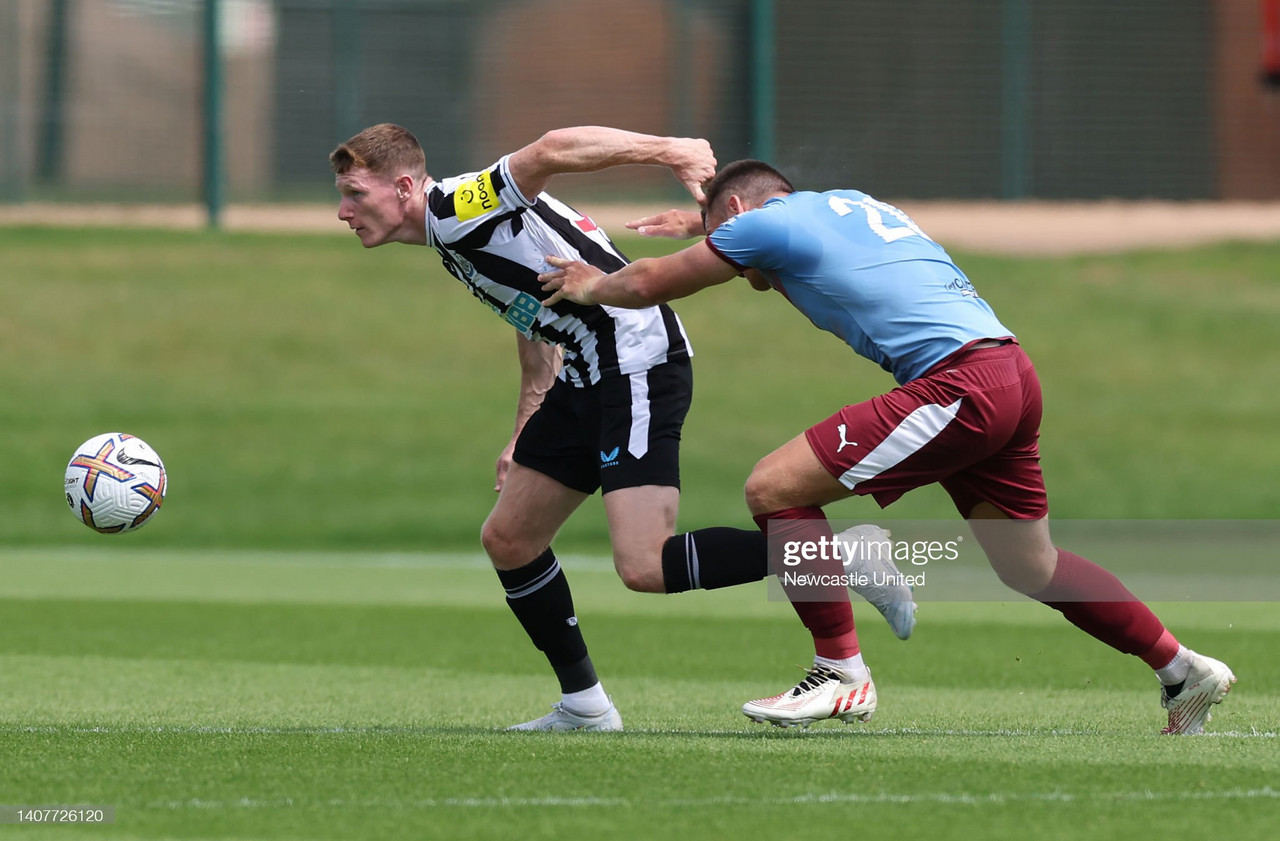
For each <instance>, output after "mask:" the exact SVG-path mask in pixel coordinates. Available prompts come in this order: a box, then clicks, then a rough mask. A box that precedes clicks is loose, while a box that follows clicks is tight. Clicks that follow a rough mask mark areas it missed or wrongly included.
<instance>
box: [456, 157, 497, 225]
mask: <svg viewBox="0 0 1280 841" xmlns="http://www.w3.org/2000/svg"><path fill="white" fill-rule="evenodd" d="M497 209H498V191H497V190H495V189H493V174H492V173H490V172H489V171H487V170H486V171H485V172H482V173H480V177H478V178H476V179H475V180H473V181H464V182H462V183H461V184H459V185H458V189H456V190H454V192H453V212H454V214H455V215H457V217H458V221H459V222H468V221H470V220H472V219H475V218H478V217H480V216H484V215H485V214H486V213H488V212H490V211H492V210H497Z"/></svg>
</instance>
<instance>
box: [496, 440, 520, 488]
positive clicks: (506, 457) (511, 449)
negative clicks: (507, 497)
mask: <svg viewBox="0 0 1280 841" xmlns="http://www.w3.org/2000/svg"><path fill="white" fill-rule="evenodd" d="M515 451H516V439H514V438H512V439H511V441H510V442H509V443H508V444H507V446H505V447H503V449H502V454H501V455H499V456H498V462H497V464H495V465H494V470H493V472H494V481H493V492H494V493H501V492H502V486H503V485H505V484H506V483H507V471H508V470H510V469H511V459H512V456H513V454H514V453H515Z"/></svg>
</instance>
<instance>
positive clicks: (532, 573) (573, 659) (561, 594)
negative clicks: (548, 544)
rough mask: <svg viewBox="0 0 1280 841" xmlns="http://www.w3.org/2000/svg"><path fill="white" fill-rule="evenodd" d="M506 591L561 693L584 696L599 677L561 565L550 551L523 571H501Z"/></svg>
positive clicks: (514, 611) (526, 566) (513, 610)
mask: <svg viewBox="0 0 1280 841" xmlns="http://www.w3.org/2000/svg"><path fill="white" fill-rule="evenodd" d="M497 573H498V580H499V581H501V582H502V586H503V589H505V590H506V591H507V606H508V607H510V608H511V612H512V613H514V614H515V615H516V618H517V619H519V620H520V624H521V625H523V626H524V632H525V633H526V634H528V635H529V639H530V640H532V641H533V644H534V645H535V646H537V648H538V650H539V651H541V652H542V653H543V654H545V655H546V656H547V662H549V663H550V664H551V668H552V669H554V670H555V673H556V677H557V678H558V679H559V681H560V691H561V692H581V691H582V690H583V689H590V688H591V687H592V686H595V685H596V684H597V683H598V682H599V679H598V678H597V677H596V670H595V667H594V666H592V665H591V658H590V657H589V656H588V655H587V644H586V642H585V641H583V639H582V630H581V629H580V628H579V627H578V617H577V616H575V615H574V612H573V594H572V593H570V592H569V580H568V579H567V578H565V576H564V571H563V570H561V569H560V562H559V561H557V560H556V556H555V555H554V554H553V553H552V551H551V550H550V549H548V550H547V551H545V552H543V553H542V554H541V555H539V556H538V557H537V558H535V559H534V560H533V562H532V563H529V564H526V565H524V566H522V567H520V568H519V569H500V570H497Z"/></svg>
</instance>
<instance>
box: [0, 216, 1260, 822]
mask: <svg viewBox="0 0 1280 841" xmlns="http://www.w3.org/2000/svg"><path fill="white" fill-rule="evenodd" d="M623 247H624V250H626V251H628V252H629V253H631V254H633V255H635V256H638V255H640V254H644V253H653V252H652V249H654V248H656V247H657V246H655V244H653V243H642V242H638V241H624V243H623ZM0 252H2V253H3V254H4V267H3V269H0V272H3V280H0V394H3V398H2V399H0V418H2V419H3V424H2V427H3V429H4V430H5V434H4V435H3V436H0V449H3V455H4V463H5V465H6V466H7V467H8V479H7V481H6V482H4V483H0V512H3V513H0V588H2V589H0V759H2V761H3V769H2V772H0V804H20V803H26V804H41V803H48V804H51V803H97V804H105V805H113V806H115V807H116V810H117V818H116V823H115V824H113V825H111V826H108V827H79V828H69V827H56V828H53V827H50V828H31V827H15V826H0V839H3V838H5V837H14V838H26V837H59V838H64V837H65V838H73V837H74V838H80V837H85V838H87V837H113V838H136V839H159V838H243V839H250V838H297V839H311V838H315V839H329V838H333V839H339V838H341V839H349V838H470V837H476V838H497V837H512V836H513V835H515V834H517V833H518V834H519V835H521V836H523V837H529V838H543V837H546V838H550V837H561V838H563V837H573V836H575V835H583V834H586V833H593V834H595V835H597V836H599V837H608V838H649V837H682V838H683V837H688V838H745V837H765V836H775V837H782V836H788V837H789V836H793V835H800V834H807V833H810V832H824V833H826V832H834V833H843V834H859V835H862V834H866V833H870V832H874V833H877V834H884V833H892V834H893V835H895V836H899V835H905V836H906V837H916V836H920V835H926V834H927V835H929V836H932V837H936V838H961V837H974V836H979V837H984V838H1025V837H1038V838H1077V837H1081V836H1086V835H1087V836H1089V837H1097V838H1120V837H1127V836H1132V835H1134V834H1136V833H1143V834H1144V835H1146V836H1151V835H1173V834H1177V835H1179V836H1181V835H1185V834H1199V833H1207V832H1215V833H1220V832H1223V831H1230V832H1231V834H1232V835H1234V836H1235V837H1238V838H1263V837H1269V836H1270V834H1272V832H1273V831H1274V826H1276V825H1278V824H1280V750H1278V749H1277V742H1276V738H1277V731H1278V730H1280V678H1278V677H1277V671H1276V669H1275V668H1274V662H1275V655H1274V652H1275V651H1276V649H1277V644H1278V643H1280V611H1277V610H1276V609H1275V605H1273V604H1268V603H1249V602H1239V603H1232V604H1173V605H1163V606H1161V613H1162V616H1164V617H1165V619H1166V620H1167V621H1168V623H1169V624H1170V625H1171V626H1172V627H1173V629H1174V630H1175V632H1177V633H1178V634H1179V636H1180V637H1182V638H1183V639H1184V641H1186V642H1187V643H1188V644H1190V645H1192V646H1193V647H1196V648H1198V649H1201V650H1204V651H1206V652H1209V653H1212V654H1213V655H1214V656H1218V657H1221V658H1222V659H1225V660H1227V662H1229V663H1230V664H1231V665H1232V666H1233V668H1234V669H1235V670H1236V672H1237V674H1238V675H1240V678H1241V683H1240V685H1239V687H1238V688H1237V689H1236V691H1235V692H1233V693H1232V696H1231V697H1230V698H1229V700H1228V701H1227V702H1226V703H1225V704H1223V705H1222V706H1221V707H1220V708H1219V712H1218V713H1217V715H1216V717H1215V721H1214V723H1213V724H1212V725H1211V729H1212V730H1213V732H1214V735H1211V736H1208V737H1206V738H1198V739H1195V738H1187V739H1171V738H1160V737H1157V736H1156V735H1155V733H1156V731H1157V730H1158V728H1159V726H1160V725H1161V723H1162V722H1161V715H1160V713H1161V711H1160V710H1159V707H1158V704H1157V693H1158V689H1157V686H1156V683H1155V681H1154V680H1153V679H1152V678H1151V677H1150V676H1149V674H1148V673H1147V671H1146V669H1145V667H1143V666H1142V665H1141V664H1140V663H1138V662H1137V661H1136V660H1134V659H1133V658H1126V657H1122V656H1120V655H1116V654H1114V653H1113V652H1111V651H1110V650H1108V649H1106V648H1105V647H1103V646H1101V645H1100V644H1098V643H1096V642H1094V641H1093V640H1090V639H1088V638H1087V637H1085V636H1084V635H1082V634H1080V633H1078V632H1076V631H1074V630H1072V629H1071V628H1070V627H1069V626H1067V625H1066V624H1065V623H1064V622H1062V620H1061V619H1060V617H1058V616H1057V614H1054V613H1052V612H1050V611H1047V610H1045V609H1043V608H1040V607H1038V606H1036V605H1031V604H1026V603H1023V602H1021V601H1017V600H1012V599H1011V600H1010V601H1008V602H1004V603H979V604H926V607H925V609H924V610H922V615H921V625H920V628H919V631H918V633H917V635H916V637H915V638H913V639H912V640H911V641H910V642H908V643H900V642H898V641H896V640H893V639H892V638H891V637H890V635H889V634H888V632H887V630H886V629H884V627H883V623H881V622H880V620H879V619H878V618H877V617H876V616H875V614H874V613H872V612H870V611H866V610H864V611H860V612H859V615H860V617H861V619H860V626H859V627H860V633H861V636H862V638H863V643H864V649H865V650H866V652H867V657H868V660H869V662H870V663H871V665H872V667H873V669H875V673H876V678H877V684H878V685H879V687H880V691H881V696H882V704H881V710H880V712H879V713H877V716H876V718H875V719H873V721H871V722H870V723H868V724H866V725H861V726H856V727H845V726H841V725H829V726H826V727H821V728H819V727H815V728H813V729H811V730H810V731H808V732H805V733H800V732H780V731H773V730H771V729H765V728H760V727H758V726H754V725H750V724H749V723H748V722H747V721H746V720H745V719H744V718H742V717H741V715H740V714H739V713H738V712H737V707H738V705H739V704H741V702H742V701H744V700H746V699H748V698H751V697H757V696H759V695H761V694H763V693H765V692H773V691H777V690H779V689H781V688H782V687H783V686H784V685H786V684H787V683H789V682H793V681H794V679H795V678H796V677H798V676H799V672H798V671H797V670H795V669H794V668H793V667H792V665H791V664H794V663H801V662H804V661H805V660H806V659H807V656H808V655H807V651H808V647H807V642H806V640H805V635H804V633H803V630H802V629H801V628H800V627H799V624H798V623H797V622H796V621H795V618H794V616H793V615H792V613H791V612H790V610H789V608H787V607H786V606H785V605H780V604H777V603H772V602H769V601H768V600H767V599H766V598H765V596H764V590H763V587H747V588H739V589H737V590H734V591H727V592H717V593H694V594H687V595H684V596H679V597H670V598H663V597H658V596H644V595H639V594H634V593H629V592H627V591H626V590H625V589H624V588H623V587H622V585H621V583H620V582H618V580H617V578H616V576H615V575H614V574H613V572H612V571H611V569H610V567H609V564H608V561H607V560H606V558H607V552H608V545H607V537H606V534H605V531H604V528H603V517H602V516H601V514H600V509H599V504H598V501H594V500H593V501H592V502H589V503H588V505H587V506H586V507H585V508H584V510H583V511H582V512H580V513H579V514H578V515H577V517H576V518H575V519H574V520H573V521H571V523H570V525H569V526H568V527H567V528H566V530H565V532H564V534H563V539H562V540H561V541H560V542H559V546H558V548H559V549H560V551H561V553H562V555H563V556H564V559H565V566H566V568H567V569H568V570H569V574H570V576H571V580H572V582H573V585H574V588H575V595H576V597H577V602H578V608H579V615H580V616H581V618H582V622H583V627H584V629H585V630H586V632H587V635H588V639H589V641H590V644H591V646H592V652H593V656H594V658H595V660H596V661H597V664H598V666H599V667H600V670H601V673H602V675H603V676H604V677H605V680H606V687H607V689H608V690H609V691H610V692H611V693H612V694H613V696H614V698H615V700H616V701H617V703H618V705H619V707H620V709H621V710H622V712H623V715H624V717H625V718H626V722H627V725H628V732H626V733H623V734H615V735H609V736H604V737H593V736H591V735H587V734H581V735H577V736H574V735H570V736H568V737H564V736H555V735H551V736H548V735H545V734H521V735H515V734H504V733H501V732H499V731H498V730H497V728H500V727H501V726H503V725H505V724H509V723H511V722H513V721H516V720H522V719H524V718H528V717H533V716H535V715H538V714H541V713H542V712H543V711H545V707H546V705H547V704H548V703H550V701H552V700H554V698H555V691H554V682H553V680H552V679H551V678H550V677H549V675H548V674H547V669H546V667H545V666H544V665H543V664H542V663H541V661H540V659H539V657H538V656H537V655H536V652H534V651H533V649H532V647H531V646H530V645H529V643H528V642H527V641H526V640H525V638H524V637H523V635H522V634H521V632H520V630H519V627H518V625H517V624H516V622H515V620H514V619H513V618H512V617H511V616H510V614H509V613H508V611H507V610H506V608H505V606H504V605H503V604H502V602H501V599H500V596H499V592H498V590H497V585H496V583H495V581H494V579H493V576H492V572H490V571H489V570H488V569H487V568H486V565H485V563H484V562H483V561H482V559H481V558H479V556H478V555H477V554H476V549H477V534H478V530H479V527H480V523H481V522H482V521H483V518H484V515H485V514H486V513H487V511H488V508H489V506H490V505H491V503H492V499H493V494H492V491H491V483H492V478H491V470H492V462H493V459H494V458H495V457H496V455H497V453H498V451H499V450H500V449H501V447H502V445H503V444H504V443H505V441H506V437H507V436H508V435H509V433H510V422H511V411H512V408H513V406H514V397H515V390H516V383H517V372H516V366H515V360H514V346H513V345H514V342H513V340H512V338H511V336H510V333H509V330H507V329H506V328H505V325H503V324H502V323H501V322H500V321H498V320H497V319H496V318H495V317H494V316H493V315H492V314H491V313H489V312H488V311H487V310H486V309H485V308H483V307H481V306H479V305H478V304H477V303H476V302H474V301H472V300H471V299H470V296H469V295H467V294H466V293H465V291H464V290H462V289H461V288H459V287H458V285H457V283H456V282H455V281H453V280H451V279H450V278H448V277H447V276H446V275H444V274H443V272H442V271H441V270H440V269H439V267H438V265H437V263H436V261H435V260H434V259H433V258H432V256H431V255H430V254H429V252H426V251H425V250H424V249H411V248H386V249H380V250H376V251H373V252H368V253H366V252H363V251H361V250H360V249H359V248H358V247H357V246H356V245H355V243H354V242H352V241H349V240H346V239H338V238H331V237H325V236H265V235H264V236H252V235H232V234H206V233H172V232H169V233H158V232H150V231H114V230H82V231H65V230H64V231H52V230H44V229H36V228H31V229H0ZM960 262H961V265H962V266H964V267H965V269H966V271H967V272H968V273H969V275H970V277H971V279H972V280H973V281H974V282H975V284H976V285H977V287H978V289H979V291H980V292H981V293H982V294H983V295H984V297H985V298H987V299H988V300H989V301H990V302H991V303H992V304H993V306H994V307H995V308H996V311H997V312H998V313H999V315H1000V316H1001V318H1002V320H1004V321H1005V323H1006V324H1008V325H1009V326H1011V327H1012V328H1013V329H1014V330H1015V331H1016V332H1018V333H1019V335H1020V337H1021V339H1022V341H1023V343H1024V345H1026V346H1027V348H1028V350H1029V351H1030V352H1031V354H1032V357H1033V358H1034V359H1035V360H1036V362H1037V367H1038V369H1039V371H1040V374H1041V377H1042V380H1043V381H1044V385H1045V393H1046V418H1045V423H1044V437H1043V439H1042V446H1043V450H1044V461H1045V470H1046V475H1047V477H1048V480H1049V485H1050V493H1051V497H1052V500H1053V510H1054V515H1055V516H1056V517H1058V518H1161V519H1185V518H1216V519H1230V518H1274V517H1275V516H1276V512H1277V511H1278V510H1280V488H1278V487H1277V483H1276V482H1275V481H1274V479H1275V477H1276V476H1277V475H1280V445H1278V444H1277V443H1276V439H1275V434H1274V428H1275V422H1274V419H1275V418H1276V417H1277V415H1278V414H1280V413H1278V411H1277V410H1280V391H1278V390H1277V389H1275V388H1274V387H1273V386H1272V384H1273V382H1274V379H1275V371H1276V370H1277V363H1278V362H1280V353H1277V351H1276V347H1275V338H1274V337H1275V324H1276V323H1277V316H1280V282H1277V280H1276V278H1280V245H1245V246H1236V245H1231V246H1227V245H1224V246H1218V247H1212V248H1204V249H1196V250H1188V251H1181V252H1176V253H1139V254H1130V255H1121V256H1113V257H1081V258H1069V259H1060V260H1020V259H1006V258H993V257H979V256H975V255H969V256H964V255H960ZM678 310H679V312H680V313H681V315H682V317H683V318H684V320H685V323H686V326H687V327H688V330H689V332H690V334H691V336H692V338H693V342H694V345H695V349H696V350H697V353H698V356H697V361H696V370H697V386H696V397H695V404H694V409H693V413H692V414H691V416H690V419H689V422H688V424H687V426H686V434H685V445H684V459H683V466H684V487H685V493H684V499H683V503H682V513H681V527H682V528H698V527H703V526H709V525H721V524H728V525H740V526H744V527H745V526H748V525H749V520H748V519H747V517H746V514H745V509H744V506H743V503H742V501H741V491H740V489H741V485H742V482H743V480H744V479H745V477H746V475H747V473H748V472H749V471H750V468H751V466H752V464H754V462H755V461H756V459H758V458H759V457H760V456H761V455H763V454H764V453H766V452H768V451H769V450H771V449H772V448H774V447H775V446H777V445H778V444H780V443H782V442H783V441H785V440H787V439H788V438H790V437H791V436H793V435H794V434H796V433H797V432H798V431H799V430H800V429H802V428H803V427H805V426H807V425H808V424H810V423H812V422H813V421H815V420H817V419H819V418H821V417H824V416H825V415H827V414H829V413H830V412H831V411H833V410H834V409H835V408H837V407H838V406H839V405H840V404H842V403H844V402H850V401H855V400H859V399H863V398H865V397H867V396H870V395H872V394H875V393H878V392H880V391H882V390H884V389H886V388H888V387H889V386H890V385H891V383H890V380H889V378H888V375H887V374H885V373H883V372H881V371H879V370H877V369H876V368H875V367H874V366H872V365H871V364H869V363H867V362H865V361H863V360H859V359H857V358H856V357H854V356H853V355H852V353H850V352H849V351H847V350H846V349H844V348H843V346H842V345H840V344H839V343H838V342H837V341H836V340H834V339H833V338H831V337H829V336H826V335H824V334H821V333H819V332H818V331H816V330H813V329H812V328H811V327H810V326H809V325H808V323H807V322H806V321H805V320H804V319H803V318H802V317H801V316H799V315H798V314H797V313H795V312H794V311H792V310H791V309H790V308H789V307H788V306H786V305H785V304H784V303H783V302H782V301H781V300H780V299H778V298H777V296H774V295H758V294H754V293H749V292H747V291H745V290H743V289H732V288H728V287H724V288H718V289H715V290H712V291H710V292H708V293H705V294H703V295H701V296H698V297H696V298H694V299H691V300H689V301H687V302H683V303H682V304H681V305H678ZM116 429H118V430H122V431H129V432H132V433H134V434H137V435H140V436H141V437H143V438H144V439H146V440H147V441H148V442H149V443H151V444H152V445H153V446H155V447H156V448H157V450H158V451H159V452H160V453H161V455H162V456H163V457H164V459H165V461H166V466H167V467H168V470H169V474H170V493H169V498H168V500H167V501H166V504H165V507H164V508H163V510H162V511H161V512H160V514H159V515H158V516H157V518H156V519H155V521H154V522H153V523H151V524H149V525H148V526H147V528H146V529H144V530H143V531H141V532H139V533H137V534H132V535H123V536H117V537H104V536H100V535H96V534H93V533H92V532H90V531H88V530H87V529H85V528H84V527H83V526H81V525H78V524H77V523H76V522H75V521H74V519H73V518H72V517H71V516H70V515H69V514H68V513H67V512H66V510H65V505H64V503H63V502H62V499H61V495H60V494H59V493H58V490H59V487H58V485H57V477H58V475H60V474H61V472H62V469H63V467H64V466H65V463H66V460H67V459H68V458H69V457H70V455H71V450H72V448H74V446H75V445H76V444H78V443H80V442H81V441H83V440H84V439H86V438H88V437H90V436H91V435H94V434H96V433H99V432H104V431H108V430H116ZM892 512H893V514H894V515H895V516H898V517H914V518H935V517H952V516H954V515H953V513H952V512H951V510H950V505H949V503H948V501H947V500H946V498H945V495H943V494H940V493H938V492H936V491H934V490H925V491H920V492H917V493H914V494H911V495H909V496H908V497H907V498H906V499H904V500H903V501H902V502H901V503H899V504H897V505H895V506H894V508H893V509H892ZM832 514H833V516H837V517H843V518H851V519H855V518H870V517H873V516H874V514H873V509H872V507H871V506H870V505H869V504H868V503H867V502H865V501H856V500H855V501H850V502H848V503H844V504H841V505H839V506H833V508H832ZM1097 560H1099V561H1102V562H1104V563H1105V561H1106V559H1105V558H1098V559H1097ZM1206 563H1209V564H1212V563H1213V559H1212V558H1207V559H1206Z"/></svg>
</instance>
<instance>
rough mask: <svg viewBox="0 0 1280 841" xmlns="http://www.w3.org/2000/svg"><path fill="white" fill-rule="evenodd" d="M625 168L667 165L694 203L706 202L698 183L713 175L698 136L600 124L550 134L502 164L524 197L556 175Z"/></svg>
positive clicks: (705, 144) (708, 149)
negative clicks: (678, 135)
mask: <svg viewBox="0 0 1280 841" xmlns="http://www.w3.org/2000/svg"><path fill="white" fill-rule="evenodd" d="M628 164H641V165H649V166H665V167H667V168H668V169H670V170H671V171H672V172H673V173H674V174H675V176H676V178H677V179H679V181H680V183H681V184H683V185H684V186H685V189H687V190H688V191H689V192H690V193H691V194H692V195H693V197H694V199H695V200H697V201H698V202H699V203H701V202H702V201H703V199H704V198H705V196H704V195H703V193H702V182H704V181H706V180H707V179H709V178H711V177H712V176H713V175H715V174H716V157H715V154H714V153H713V152H712V151H711V144H710V143H708V142H707V141H705V140H702V139H701V138H695V137H657V136H655V135H651V134H638V133H636V132H633V131H623V130H622V129H616V128H607V127H604V126H577V127H575V128H562V129H556V130H554V131H549V132H547V133H546V134H544V135H542V137H540V138H538V139H537V140H535V141H534V142H533V143H530V144H529V145H528V146H525V147H524V148H522V149H519V150H518V151H516V152H513V153H512V155H511V157H510V158H509V159H508V160H507V166H508V168H509V169H510V171H511V176H512V178H514V179H515V182H516V186H517V187H518V188H519V189H520V192H521V193H522V194H524V196H525V198H528V199H532V198H534V197H535V196H537V195H538V193H541V192H542V191H543V190H544V189H546V186H547V183H548V182H549V181H550V180H551V179H552V178H553V177H554V176H556V175H562V174H565V173H571V172H597V171H599V170H602V169H608V168H609V167H614V166H625V165H628Z"/></svg>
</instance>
